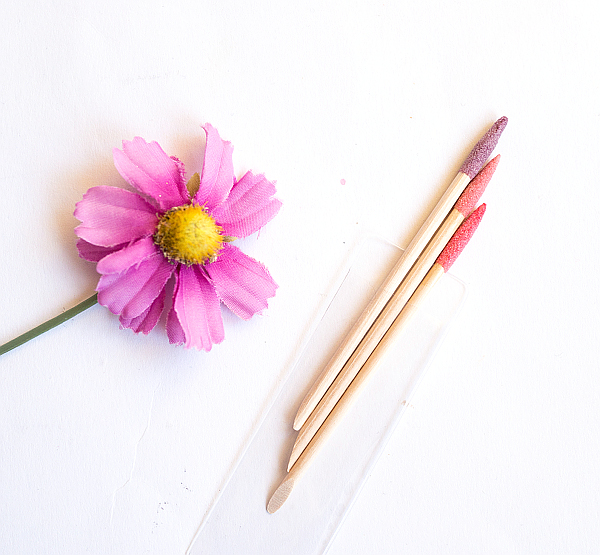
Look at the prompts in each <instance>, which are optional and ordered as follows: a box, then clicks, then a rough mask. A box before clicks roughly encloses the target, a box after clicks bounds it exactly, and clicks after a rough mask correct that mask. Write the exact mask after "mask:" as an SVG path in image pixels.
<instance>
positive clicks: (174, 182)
mask: <svg viewBox="0 0 600 555" xmlns="http://www.w3.org/2000/svg"><path fill="white" fill-rule="evenodd" d="M113 157H114V161H115V166H116V168H117V170H118V172H119V173H120V174H121V176H122V177H123V179H125V180H126V181H127V182H128V183H129V184H130V185H133V186H134V187H135V188H136V189H137V190H138V191H140V192H141V193H144V194H145V195H148V196H149V197H151V198H153V199H154V200H156V202H157V203H158V206H159V207H160V208H161V210H163V211H165V212H166V211H167V210H169V209H171V208H173V207H174V206H181V205H182V204H185V203H186V202H188V201H189V195H188V192H187V189H186V187H185V177H184V168H183V164H182V163H181V162H180V161H179V160H177V158H170V157H169V156H168V155H167V154H166V153H165V151H164V150H163V149H162V148H161V147H160V145H159V144H158V143H156V142H154V141H153V142H151V143H147V142H146V141H145V140H144V139H142V138H141V137H135V138H134V139H133V141H123V150H122V151H121V150H119V149H118V148H115V149H113Z"/></svg>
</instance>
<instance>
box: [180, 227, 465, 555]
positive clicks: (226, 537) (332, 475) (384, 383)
mask: <svg viewBox="0 0 600 555" xmlns="http://www.w3.org/2000/svg"><path fill="white" fill-rule="evenodd" d="M401 253H402V251H401V250H400V249H398V248H397V247H395V246H393V245H391V244H389V243H386V242H384V241H381V240H377V239H368V240H366V241H365V242H364V243H363V244H362V245H361V246H360V248H359V249H358V252H357V253H356V254H357V255H356V256H355V257H353V262H352V265H351V267H350V269H349V271H348V274H347V275H346V277H345V279H344V280H343V282H342V284H341V286H340V287H339V289H338V290H337V292H336V293H335V296H334V297H333V299H332V301H331V303H330V304H329V306H328V308H327V310H326V312H325V314H324V315H323V318H322V319H321V321H320V322H319V324H318V326H317V328H316V329H315V331H314V333H313V334H312V336H311V338H310V339H309V341H308V343H307V346H306V348H305V349H304V351H303V352H302V354H301V356H300V358H299V360H298V362H297V363H296V365H295V366H294V368H293V370H292V372H291V373H290V375H289V377H288V378H287V380H286V381H285V383H284V385H283V386H282V388H281V390H280V393H279V394H278V396H277V398H276V399H275V401H274V403H273V405H272V406H271V408H270V409H269V411H268V412H267V415H266V417H265V419H264V420H263V421H262V423H261V424H260V426H259V428H258V431H257V432H256V434H255V435H254V437H253V439H252V440H251V441H250V443H249V446H248V448H247V449H246V451H245V453H244V454H243V455H242V457H241V459H240V462H239V464H238V465H237V467H236V468H234V470H233V471H232V474H231V477H230V479H229V481H228V482H227V484H226V485H225V486H224V489H223V491H222V493H221V495H220V496H219V498H218V499H217V500H216V501H215V503H214V505H213V506H212V508H211V509H210V511H209V512H208V513H207V515H206V516H205V518H204V520H203V522H202V524H201V525H200V528H199V530H198V532H197V534H196V537H195V539H194V542H193V544H192V546H191V547H190V549H189V550H188V554H189V555H208V554H210V555H220V554H223V555H233V554H238V553H240V554H241V553H243V554H244V555H254V554H256V555H280V554H284V553H290V552H292V553H302V554H303V555H317V554H321V553H325V552H326V551H327V549H328V546H329V545H331V542H332V541H333V538H334V537H335V534H336V532H337V530H338V529H339V527H340V526H341V524H342V522H343V520H344V517H345V515H346V514H347V512H348V511H349V510H350V507H351V506H352V504H353V502H354V500H355V499H356V496H357V495H358V493H359V491H360V489H361V488H362V486H363V484H364V482H365V480H366V478H367V476H368V474H369V471H370V469H371V467H372V466H373V465H374V464H375V462H376V461H377V459H378V457H379V454H380V453H381V451H382V450H383V448H384V447H385V445H386V443H387V441H388V439H389V437H390V435H391V433H392V432H393V430H394V428H395V427H396V424H397V423H398V421H399V420H400V418H401V416H402V414H403V412H404V410H405V407H406V405H407V404H408V401H409V400H410V397H411V395H412V393H413V392H414V390H415V388H416V387H417V385H418V383H419V381H420V379H421V378H422V376H423V374H424V371H425V369H426V367H427V365H428V362H429V361H430V360H431V358H432V357H433V355H434V353H435V351H436V349H437V347H438V345H439V344H440V342H441V340H442V339H443V336H444V332H445V330H446V328H447V326H448V324H449V323H450V321H451V320H452V318H453V316H454V315H455V314H456V313H457V311H458V309H459V307H460V305H461V304H462V301H463V300H464V296H465V287H464V285H463V284H462V283H461V282H460V281H458V280H456V279H455V278H453V277H452V276H450V275H445V276H444V277H443V278H442V279H441V280H440V281H439V282H438V284H437V285H436V286H435V288H434V289H433V291H432V292H431V293H430V294H429V296H428V297H427V299H426V301H425V302H424V303H423V305H422V306H421V307H420V309H419V311H418V312H417V314H416V315H415V316H414V317H413V319H412V320H411V322H410V323H409V325H408V326H407V328H406V329H405V331H404V332H403V334H402V336H401V337H400V338H399V339H398V341H397V342H396V343H395V345H394V346H393V347H392V349H391V350H390V352H389V353H388V354H387V355H386V357H385V359H384V360H383V362H382V363H381V364H380V365H379V367H378V368H377V369H376V370H375V372H374V373H373V375H372V376H371V378H370V379H369V381H368V383H367V385H366V387H365V388H364V390H363V391H362V393H361V395H360V397H359V398H358V399H357V400H356V402H355V403H354V405H353V406H352V407H351V409H350V410H349V411H348V414H347V415H346V417H345V418H344V420H343V421H342V422H341V423H340V425H339V426H338V427H337V429H336V430H335V431H334V433H333V434H332V437H331V438H330V440H329V441H328V442H327V444H326V445H325V446H324V447H323V448H322V449H321V451H320V452H319V453H318V454H317V456H316V458H315V460H314V461H313V463H312V465H311V466H310V467H309V468H308V470H307V471H306V473H305V474H304V475H303V476H302V478H301V479H300V480H299V482H298V483H297V484H296V486H295V488H294V491H293V492H292V494H291V495H290V497H289V499H288V500H287V501H286V502H285V503H284V505H283V506H282V507H281V509H279V511H277V512H276V513H274V514H269V513H267V510H266V505H267V502H268V500H269V499H270V497H271V495H272V493H273V492H274V491H275V489H276V488H277V486H278V485H279V484H280V482H281V480H282V479H283V478H284V476H285V473H286V468H287V462H288V459H289V455H290V452H291V449H292V446H293V444H294V441H295V439H296V436H297V432H295V431H294V430H293V428H292V423H293V421H294V417H295V414H296V411H297V409H298V407H299V405H300V402H301V401H302V399H303V398H304V395H305V394H306V393H307V392H308V390H309V389H310V387H311V385H312V383H313V382H314V380H315V379H316V378H317V376H318V375H319V374H320V372H321V371H322V369H323V367H324V366H325V364H326V363H327V361H328V360H329V358H330V357H331V355H332V354H333V353H334V352H335V350H336V348H337V346H338V344H339V342H340V341H341V340H342V338H343V337H344V335H345V334H346V333H347V332H348V331H349V330H350V328H351V327H352V324H353V323H354V321H355V320H356V318H357V317H358V316H359V315H360V313H361V312H362V310H363V309H364V308H365V307H366V305H367V304H368V302H369V300H370V299H371V297H372V296H373V295H374V294H375V292H376V291H377V288H378V287H379V285H380V284H381V283H382V282H383V280H384V278H385V277H386V275H387V274H388V272H389V271H390V269H391V268H392V266H393V265H394V264H395V262H396V261H397V260H398V258H399V256H400V254H401Z"/></svg>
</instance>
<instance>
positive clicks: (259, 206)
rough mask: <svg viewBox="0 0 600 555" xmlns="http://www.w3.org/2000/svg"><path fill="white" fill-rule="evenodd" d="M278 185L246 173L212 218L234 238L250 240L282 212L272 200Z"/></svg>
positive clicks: (278, 203)
mask: <svg viewBox="0 0 600 555" xmlns="http://www.w3.org/2000/svg"><path fill="white" fill-rule="evenodd" d="M275 193H276V190H275V184H274V183H272V182H271V181H269V180H267V179H266V178H265V176H264V175H254V174H253V173H252V172H246V173H245V174H244V175H243V176H242V178H241V179H240V180H239V181H238V182H236V183H235V185H234V186H233V188H232V189H231V193H230V194H229V196H228V197H227V200H225V202H223V204H221V205H220V206H219V207H217V208H216V209H215V210H213V212H212V216H213V218H215V220H216V221H217V223H218V224H219V225H220V226H221V227H222V228H223V231H224V232H225V234H227V235H231V236H232V237H247V236H248V235H251V234H252V233H254V232H256V231H258V230H259V229H260V228H261V227H262V226H264V225H265V224H266V223H267V222H269V221H270V220H271V219H272V218H273V217H274V216H275V215H276V214H277V212H279V209H280V208H281V201H279V200H277V199H275V198H272V196H273V195H274V194H275Z"/></svg>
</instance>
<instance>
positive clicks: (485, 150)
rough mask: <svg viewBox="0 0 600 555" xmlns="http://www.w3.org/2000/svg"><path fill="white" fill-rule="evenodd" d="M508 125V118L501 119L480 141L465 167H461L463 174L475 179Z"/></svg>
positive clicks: (466, 161) (467, 159)
mask: <svg viewBox="0 0 600 555" xmlns="http://www.w3.org/2000/svg"><path fill="white" fill-rule="evenodd" d="M507 123H508V118H507V117H501V118H500V119H499V120H498V121H497V122H496V123H494V125H492V126H491V127H490V128H489V129H488V130H487V133H486V134H485V135H484V136H483V137H481V139H479V142H478V143H477V144H476V145H475V147H474V148H473V150H472V151H471V152H470V154H469V156H467V158H466V160H465V161H464V162H463V165H462V166H461V167H460V170H459V171H461V172H462V173H466V174H467V175H468V176H469V177H470V178H471V179H473V178H474V177H475V176H476V175H477V172H479V170H480V169H481V168H482V166H483V164H485V161H486V160H487V159H488V157H489V156H490V154H491V153H492V151H493V150H494V148H496V145H497V144H498V140H499V139H500V135H502V131H504V128H505V127H506V124H507Z"/></svg>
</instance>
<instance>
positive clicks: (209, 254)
mask: <svg viewBox="0 0 600 555" xmlns="http://www.w3.org/2000/svg"><path fill="white" fill-rule="evenodd" d="M222 231H223V230H222V228H221V227H219V226H218V225H217V224H216V222H215V220H213V218H212V217H211V216H210V215H209V214H208V213H207V212H206V210H205V208H204V207H203V206H199V205H197V204H186V205H184V206H177V207H175V208H171V210H169V211H168V212H165V214H164V215H163V216H162V217H161V219H160V220H159V222H158V225H157V226H156V232H155V234H154V242H155V243H156V244H157V245H158V246H159V247H160V249H161V250H162V252H163V254H164V255H165V256H166V257H167V258H168V259H169V260H170V261H172V262H180V263H182V264H187V265H188V266H190V265H191V264H205V263H206V262H210V261H212V260H215V259H216V257H217V254H218V252H219V250H220V249H221V248H222V246H223V242H224V241H227V240H229V238H228V237H225V236H223V235H222Z"/></svg>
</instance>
